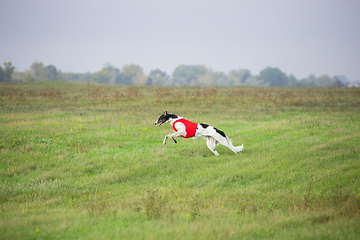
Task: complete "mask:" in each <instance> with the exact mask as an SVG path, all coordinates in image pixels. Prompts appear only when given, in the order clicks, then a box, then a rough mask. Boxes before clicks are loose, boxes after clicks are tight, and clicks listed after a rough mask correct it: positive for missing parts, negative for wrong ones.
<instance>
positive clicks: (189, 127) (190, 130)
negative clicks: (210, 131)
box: [172, 118, 198, 138]
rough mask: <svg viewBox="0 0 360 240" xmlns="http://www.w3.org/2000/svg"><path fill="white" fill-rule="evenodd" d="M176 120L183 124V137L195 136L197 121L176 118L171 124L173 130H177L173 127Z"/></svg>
mask: <svg viewBox="0 0 360 240" xmlns="http://www.w3.org/2000/svg"><path fill="white" fill-rule="evenodd" d="M177 122H181V123H183V124H184V125H185V131H186V136H182V137H183V138H189V137H193V136H195V133H196V129H197V126H198V124H197V123H193V122H190V121H189V120H186V119H183V118H181V119H179V120H176V121H175V122H174V123H173V125H172V126H173V129H174V131H175V132H177V131H178V130H177V129H176V128H175V123H177Z"/></svg>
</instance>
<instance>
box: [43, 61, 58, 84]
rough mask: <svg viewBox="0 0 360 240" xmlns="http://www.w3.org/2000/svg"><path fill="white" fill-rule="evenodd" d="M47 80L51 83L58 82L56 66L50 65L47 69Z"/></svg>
mask: <svg viewBox="0 0 360 240" xmlns="http://www.w3.org/2000/svg"><path fill="white" fill-rule="evenodd" d="M45 72H46V79H47V81H49V82H54V81H57V70H56V67H55V66H54V65H48V66H46V67H45Z"/></svg>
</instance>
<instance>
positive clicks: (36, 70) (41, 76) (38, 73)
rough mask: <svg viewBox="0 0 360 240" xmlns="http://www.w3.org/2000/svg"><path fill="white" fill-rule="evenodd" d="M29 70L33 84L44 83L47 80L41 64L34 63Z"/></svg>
mask: <svg viewBox="0 0 360 240" xmlns="http://www.w3.org/2000/svg"><path fill="white" fill-rule="evenodd" d="M30 70H31V73H32V74H33V77H34V81H35V82H45V81H46V80H47V78H46V69H45V67H44V64H43V63H41V62H37V61H35V62H34V63H33V64H32V65H31V66H30Z"/></svg>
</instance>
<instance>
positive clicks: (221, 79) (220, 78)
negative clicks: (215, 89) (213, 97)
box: [211, 72, 228, 86]
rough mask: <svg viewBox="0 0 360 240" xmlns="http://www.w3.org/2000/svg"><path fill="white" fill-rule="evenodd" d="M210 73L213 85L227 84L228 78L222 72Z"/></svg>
mask: <svg viewBox="0 0 360 240" xmlns="http://www.w3.org/2000/svg"><path fill="white" fill-rule="evenodd" d="M211 75H212V76H213V78H214V81H215V85H217V86H227V85H228V78H227V76H226V75H225V73H223V72H213V73H211Z"/></svg>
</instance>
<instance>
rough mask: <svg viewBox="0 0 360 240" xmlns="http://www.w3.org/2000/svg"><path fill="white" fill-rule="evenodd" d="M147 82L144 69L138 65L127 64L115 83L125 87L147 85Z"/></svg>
mask: <svg viewBox="0 0 360 240" xmlns="http://www.w3.org/2000/svg"><path fill="white" fill-rule="evenodd" d="M147 80H148V79H147V78H146V76H145V75H144V71H143V69H142V67H140V66H139V65H136V64H127V65H124V66H123V68H122V72H121V73H119V75H118V76H117V78H116V81H115V83H116V84H123V85H131V84H140V85H142V84H143V85H145V84H146V81H147Z"/></svg>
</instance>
